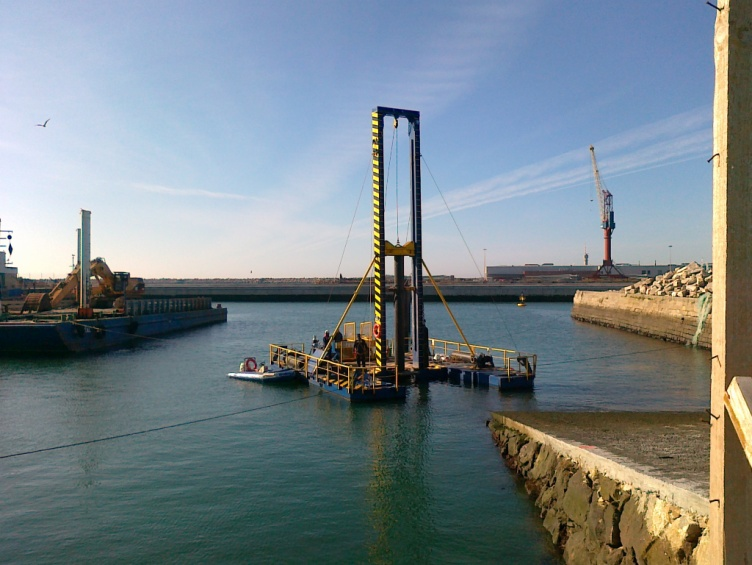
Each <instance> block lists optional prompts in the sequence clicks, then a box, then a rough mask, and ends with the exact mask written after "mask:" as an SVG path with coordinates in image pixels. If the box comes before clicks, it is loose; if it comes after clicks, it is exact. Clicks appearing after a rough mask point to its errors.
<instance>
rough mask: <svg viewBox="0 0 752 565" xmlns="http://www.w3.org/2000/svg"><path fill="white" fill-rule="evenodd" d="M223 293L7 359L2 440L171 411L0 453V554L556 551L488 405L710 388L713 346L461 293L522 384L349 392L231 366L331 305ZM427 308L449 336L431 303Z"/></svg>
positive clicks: (225, 556) (524, 556) (489, 554)
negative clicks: (171, 326) (493, 432)
mask: <svg viewBox="0 0 752 565" xmlns="http://www.w3.org/2000/svg"><path fill="white" fill-rule="evenodd" d="M228 306H229V316H228V323H227V324H226V325H220V326H215V327H210V328H205V329H201V330H196V331H192V332H188V333H185V334H182V335H180V336H179V337H174V338H170V339H167V340H153V341H150V342H148V343H145V344H143V345H141V346H139V347H137V348H133V349H128V350H122V351H115V352H110V353H107V354H103V355H96V356H92V357H87V358H81V359H75V358H71V359H52V360H49V359H38V360H37V359H24V360H9V359H0V430H2V433H0V456H7V455H11V454H15V453H19V452H26V451H33V450H39V449H42V448H48V447H54V446H60V445H67V444H73V443H79V442H89V441H91V440H95V439H99V438H106V437H108V436H118V435H123V434H129V433H135V432H141V431H145V430H151V429H155V428H162V429H159V430H156V431H151V432H148V433H137V434H135V435H128V436H126V437H121V438H119V439H113V440H109V441H101V442H95V443H84V444H83V445H78V446H74V447H68V448H63V449H56V450H51V451H43V452H39V453H33V454H27V455H21V456H17V457H4V458H2V459H0V473H1V474H0V476H1V477H2V479H1V480H2V483H1V484H2V488H1V489H0V492H1V496H0V562H8V563H63V562H67V563H72V562H76V563H101V562H107V563H154V562H167V563H169V562H173V563H185V562H193V563H196V562H201V563H205V562H231V563H232V562H237V563H271V562H274V563H277V562H327V563H356V562H357V563H408V562H409V563H413V562H418V563H541V564H542V563H559V559H558V558H557V556H556V554H555V553H554V550H553V547H552V546H551V543H550V539H549V536H548V534H547V533H546V532H545V531H544V530H543V528H542V525H541V521H540V520H539V519H538V517H537V513H536V510H535V508H534V506H533V504H532V502H531V501H530V500H529V499H528V498H527V496H526V494H525V493H524V490H523V489H521V487H520V485H519V483H518V482H517V480H516V479H515V477H514V476H512V474H511V473H510V472H509V471H508V470H507V469H506V468H505V467H504V465H503V463H502V461H501V458H500V456H499V454H498V452H497V451H496V449H495V447H494V445H493V443H492V441H491V437H490V433H489V432H488V430H487V429H486V427H485V425H484V422H485V420H486V419H487V418H488V414H489V412H490V411H494V410H693V409H694V410H703V409H704V408H706V407H707V406H708V401H709V371H710V364H709V360H708V358H709V356H710V355H709V354H708V352H703V351H694V350H690V349H687V348H684V347H681V346H676V345H671V344H667V343H664V342H661V341H655V340H651V339H648V338H643V337H640V336H632V335H629V334H625V333H622V332H618V331H615V330H609V329H605V328H600V327H595V326H590V325H585V324H580V323H577V322H574V321H573V320H571V318H570V316H569V312H570V307H571V305H570V304H554V303H540V304H536V303H531V304H529V305H528V306H527V307H526V308H517V307H516V306H514V305H510V304H503V305H494V304H469V303H468V304H459V305H455V306H453V311H454V313H455V315H456V316H457V318H458V319H459V321H460V324H461V325H462V327H463V330H464V331H465V333H466V334H467V336H468V338H469V339H470V341H471V342H474V343H482V344H488V345H494V346H504V347H511V348H516V349H520V350H523V351H528V352H535V353H538V355H539V370H538V376H537V379H536V388H535V390H534V391H533V392H529V393H500V392H499V391H498V390H496V389H489V388H475V389H473V388H469V387H461V386H452V385H450V384H447V383H431V384H430V385H428V386H422V387H416V388H413V389H411V390H410V391H409V393H408V399H407V400H406V401H405V402H402V403H394V404H381V405H373V406H352V405H350V404H348V403H346V402H343V401H342V400H340V399H338V398H334V397H331V396H328V395H322V394H319V393H317V392H314V391H313V389H310V390H309V388H308V387H307V386H306V385H304V384H301V385H296V384H293V385H289V386H272V385H265V386H264V385H260V384H256V383H244V382H238V381H234V380H231V379H228V378H227V377H226V373H227V372H228V371H231V370H234V369H236V368H237V366H238V364H239V362H240V360H241V359H242V358H243V357H244V356H247V355H254V356H256V357H257V358H258V359H262V358H264V357H266V354H267V353H266V352H267V345H268V343H269V342H270V341H271V342H277V343H290V342H291V341H290V340H293V341H295V342H300V343H302V342H304V341H305V342H306V343H308V342H310V339H311V337H312V336H313V335H314V334H316V335H318V336H321V334H322V333H323V330H324V329H327V328H329V329H331V328H332V327H333V326H334V324H335V323H336V321H337V319H338V318H339V316H340V315H341V312H342V308H343V305H342V304H329V305H327V304H305V303H303V304H250V303H242V304H240V303H239V304H229V305H228ZM367 318H368V311H367V306H365V305H359V304H356V305H355V306H354V308H353V310H352V312H351V315H350V316H348V320H360V319H367ZM426 318H427V323H428V326H429V329H430V331H431V335H432V336H434V337H442V338H447V339H456V338H457V333H456V330H454V328H453V325H452V323H451V320H450V319H449V317H448V316H447V315H446V314H445V312H444V311H443V307H441V305H438V304H428V305H427V306H426ZM227 414H234V415H229V416H226V417H219V416H223V415H227ZM196 420H199V421H197V422H195V423H192V424H187V425H179V426H175V425H176V424H182V423H187V422H191V421H196ZM166 426H174V427H166Z"/></svg>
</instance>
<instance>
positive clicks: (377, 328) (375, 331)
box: [373, 322, 381, 339]
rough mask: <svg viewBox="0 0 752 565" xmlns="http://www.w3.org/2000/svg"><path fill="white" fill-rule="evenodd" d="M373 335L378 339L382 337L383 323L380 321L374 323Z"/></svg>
mask: <svg viewBox="0 0 752 565" xmlns="http://www.w3.org/2000/svg"><path fill="white" fill-rule="evenodd" d="M373 337H375V338H376V339H379V338H380V337H381V324H379V323H378V322H376V323H375V324H374V325H373Z"/></svg>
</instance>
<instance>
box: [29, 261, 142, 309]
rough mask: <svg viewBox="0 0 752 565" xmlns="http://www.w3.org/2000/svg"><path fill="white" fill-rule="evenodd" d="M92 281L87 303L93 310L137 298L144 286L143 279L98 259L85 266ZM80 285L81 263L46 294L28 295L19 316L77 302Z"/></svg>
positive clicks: (35, 293)
mask: <svg viewBox="0 0 752 565" xmlns="http://www.w3.org/2000/svg"><path fill="white" fill-rule="evenodd" d="M89 269H90V273H91V277H92V278H93V279H94V280H93V281H92V288H91V302H92V306H93V307H95V308H110V307H112V306H113V305H116V302H117V301H118V299H120V300H121V301H122V297H123V296H125V297H126V298H140V297H141V296H143V294H144V290H145V289H146V286H145V284H144V279H142V278H140V277H131V276H130V273H127V272H123V271H115V272H113V271H112V269H110V267H109V266H108V265H107V263H106V261H105V260H104V259H102V258H101V257H97V258H95V259H92V261H91V263H90V265H89ZM80 284H81V264H80V263H79V264H77V265H76V266H75V268H74V269H73V270H72V271H71V272H70V273H69V274H68V276H67V277H65V279H63V280H62V281H60V282H58V283H57V284H56V285H55V286H54V287H53V288H52V290H50V292H49V293H46V292H32V293H29V294H28V295H27V296H26V300H24V303H23V306H22V307H21V313H23V312H30V313H35V312H47V311H49V310H52V309H53V308H61V307H64V306H66V305H72V304H73V303H75V302H76V300H77V294H76V293H77V291H78V289H79V287H80Z"/></svg>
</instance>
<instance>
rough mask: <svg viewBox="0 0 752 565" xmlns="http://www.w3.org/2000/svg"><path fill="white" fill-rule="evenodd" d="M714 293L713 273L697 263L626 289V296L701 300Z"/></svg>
mask: <svg viewBox="0 0 752 565" xmlns="http://www.w3.org/2000/svg"><path fill="white" fill-rule="evenodd" d="M712 293H713V273H712V270H710V269H705V268H704V267H701V266H700V265H698V264H697V263H695V262H692V263H689V264H688V265H685V266H684V267H681V268H679V269H676V270H674V271H669V272H668V273H666V274H664V275H658V276H657V277H655V278H650V279H642V280H640V281H639V282H636V283H634V284H631V285H629V286H627V287H625V288H624V294H625V295H629V294H644V295H651V296H673V297H680V298H699V297H700V296H702V295H705V294H711V295H712Z"/></svg>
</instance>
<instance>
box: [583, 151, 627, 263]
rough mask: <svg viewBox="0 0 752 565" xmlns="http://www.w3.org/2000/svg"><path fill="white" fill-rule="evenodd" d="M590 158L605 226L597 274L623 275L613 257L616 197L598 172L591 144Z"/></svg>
mask: <svg viewBox="0 0 752 565" xmlns="http://www.w3.org/2000/svg"><path fill="white" fill-rule="evenodd" d="M590 159H591V161H592V162H593V177H594V178H595V191H596V192H597V193H598V203H599V204H600V212H601V228H603V264H602V265H601V266H600V267H599V268H598V272H597V274H596V276H599V277H602V276H606V277H611V276H617V277H623V276H624V275H623V274H622V273H621V271H619V269H618V268H617V267H616V265H614V262H613V260H612V259H611V234H612V233H613V231H614V229H616V223H615V222H614V197H613V195H612V194H611V193H610V192H609V191H608V190H607V189H606V187H605V186H603V183H602V182H601V175H600V173H599V172H598V163H597V162H596V160H595V147H593V146H592V145H591V146H590Z"/></svg>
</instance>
